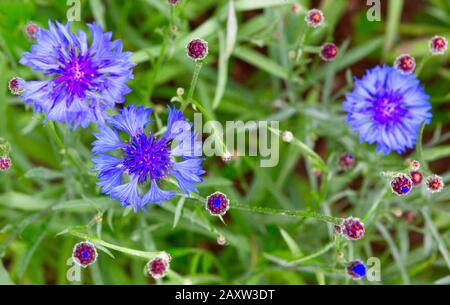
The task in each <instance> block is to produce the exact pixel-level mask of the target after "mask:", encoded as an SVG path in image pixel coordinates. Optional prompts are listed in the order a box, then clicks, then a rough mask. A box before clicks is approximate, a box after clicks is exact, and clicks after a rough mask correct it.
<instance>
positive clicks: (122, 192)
mask: <svg viewBox="0 0 450 305" xmlns="http://www.w3.org/2000/svg"><path fill="white" fill-rule="evenodd" d="M151 112H152V109H151V108H144V107H142V106H141V107H135V106H127V107H125V108H124V109H123V110H121V111H120V114H118V115H115V116H113V117H112V118H110V119H108V120H107V123H108V124H110V125H112V128H110V127H108V125H102V126H99V129H100V131H99V132H98V133H96V134H95V136H96V138H97V140H96V141H94V142H93V143H92V144H93V149H92V152H93V153H94V154H96V156H95V157H94V158H93V159H92V161H94V163H95V166H94V169H95V170H97V171H98V178H99V179H100V181H99V182H98V185H100V186H101V187H102V189H101V191H102V193H105V194H109V195H110V197H111V199H118V200H119V201H120V202H121V204H122V205H123V206H129V205H132V206H133V207H134V210H135V211H137V210H138V209H139V208H142V209H144V206H145V205H146V204H149V203H162V201H165V200H170V199H172V198H173V197H174V196H175V194H176V193H175V192H174V191H166V190H162V189H160V188H159V186H158V184H160V183H161V182H162V181H161V180H162V179H163V178H168V177H169V176H172V177H173V178H175V180H176V182H177V184H178V186H179V187H180V188H181V189H182V190H183V191H184V192H185V193H186V194H187V195H189V192H190V191H193V192H198V191H197V189H196V188H195V184H197V183H200V182H202V181H203V180H202V178H201V177H200V176H201V175H202V174H204V173H205V171H204V170H203V169H202V167H201V163H202V161H203V160H204V159H203V158H199V156H201V152H202V143H201V140H199V139H198V134H196V133H195V132H194V131H193V130H191V129H192V124H190V123H188V122H186V119H185V118H184V116H183V114H182V113H181V111H179V110H177V109H175V108H170V107H169V108H168V113H169V116H168V123H167V131H166V132H165V134H164V135H162V136H161V137H157V136H156V135H155V134H153V133H152V132H150V131H145V128H146V126H147V124H148V123H150V122H151V121H150V120H149V116H150V114H151ZM119 131H122V132H124V133H125V134H126V135H125V137H123V136H122V137H121V136H120V135H119ZM125 138H127V140H126V141H124V142H123V141H122V140H121V139H125ZM175 180H174V181H175Z"/></svg>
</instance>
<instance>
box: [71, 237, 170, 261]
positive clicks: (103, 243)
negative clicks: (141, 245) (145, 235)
mask: <svg viewBox="0 0 450 305" xmlns="http://www.w3.org/2000/svg"><path fill="white" fill-rule="evenodd" d="M69 234H70V235H73V236H76V237H79V238H81V239H85V240H88V241H90V242H92V243H94V244H97V245H100V246H103V247H106V248H109V249H113V250H116V251H119V252H123V253H126V254H129V255H133V256H138V257H143V258H146V259H152V258H155V257H157V256H159V255H161V254H163V253H164V252H163V251H153V252H146V251H140V250H134V249H129V248H124V247H120V246H117V245H114V244H110V243H108V242H106V241H103V240H101V239H99V238H97V237H95V236H92V235H88V234H84V233H81V232H77V231H75V230H70V231H69Z"/></svg>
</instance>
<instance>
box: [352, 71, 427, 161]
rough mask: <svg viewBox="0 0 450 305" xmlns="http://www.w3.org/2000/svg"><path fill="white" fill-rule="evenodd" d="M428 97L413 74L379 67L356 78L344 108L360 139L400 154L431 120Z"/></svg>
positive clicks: (386, 151) (412, 144)
mask: <svg viewBox="0 0 450 305" xmlns="http://www.w3.org/2000/svg"><path fill="white" fill-rule="evenodd" d="M428 99H429V96H428V95H427V94H426V93H425V91H424V89H423V87H422V86H420V81H418V80H416V79H415V75H414V74H412V75H403V74H401V73H400V72H399V71H397V70H396V69H394V68H391V67H388V66H383V67H379V66H378V67H375V68H373V69H371V70H369V71H367V73H366V75H365V76H363V78H362V79H360V80H358V79H356V80H355V89H354V90H353V92H351V93H348V94H347V95H346V101H345V102H344V104H343V107H344V110H345V111H346V112H347V122H348V123H349V124H350V128H351V129H352V130H353V131H357V132H359V139H360V141H361V142H368V143H369V144H373V143H376V144H377V151H378V152H381V153H383V154H389V153H390V152H391V151H396V152H397V153H399V154H400V153H403V152H404V151H405V150H406V149H407V148H412V147H413V146H414V145H415V143H416V139H417V134H418V131H419V127H420V125H421V124H422V122H426V123H428V122H429V121H430V119H431V113H430V112H429V110H430V109H431V105H430V103H429V102H428Z"/></svg>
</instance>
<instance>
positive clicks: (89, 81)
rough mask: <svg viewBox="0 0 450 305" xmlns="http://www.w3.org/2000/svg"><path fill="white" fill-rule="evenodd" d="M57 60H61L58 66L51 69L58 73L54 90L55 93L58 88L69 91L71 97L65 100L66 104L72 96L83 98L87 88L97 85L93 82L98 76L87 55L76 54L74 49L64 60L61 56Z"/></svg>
mask: <svg viewBox="0 0 450 305" xmlns="http://www.w3.org/2000/svg"><path fill="white" fill-rule="evenodd" d="M59 60H60V62H61V66H60V68H58V69H56V70H54V71H53V72H54V73H55V74H58V75H59V76H58V77H56V78H55V79H54V82H55V83H56V86H57V89H58V90H55V94H57V92H58V91H59V90H64V91H66V92H68V93H70V96H71V97H72V98H70V99H68V101H67V105H68V106H70V104H71V103H72V101H73V96H77V97H79V98H85V97H86V91H87V90H92V89H95V88H96V87H97V86H98V84H96V83H95V82H94V80H95V79H96V78H97V77H98V73H97V70H96V68H95V67H93V63H92V61H91V59H90V57H89V55H86V56H82V55H81V54H78V55H76V54H75V51H74V50H72V52H71V56H70V59H69V60H66V59H65V58H64V57H63V56H61V57H60V58H59Z"/></svg>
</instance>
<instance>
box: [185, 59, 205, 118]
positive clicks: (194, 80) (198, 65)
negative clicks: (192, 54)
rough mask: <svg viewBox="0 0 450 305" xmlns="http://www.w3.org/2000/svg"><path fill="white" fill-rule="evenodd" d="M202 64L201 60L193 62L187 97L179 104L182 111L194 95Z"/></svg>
mask: <svg viewBox="0 0 450 305" xmlns="http://www.w3.org/2000/svg"><path fill="white" fill-rule="evenodd" d="M202 66H203V62H202V61H197V62H196V63H195V70H194V75H193V76H192V81H191V87H190V88H189V93H188V98H187V100H186V101H184V102H183V104H182V105H181V111H184V110H185V109H186V107H187V106H188V104H189V103H190V102H191V101H192V98H193V97H194V92H195V87H197V82H198V76H199V75H200V71H201V69H202Z"/></svg>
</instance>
